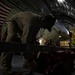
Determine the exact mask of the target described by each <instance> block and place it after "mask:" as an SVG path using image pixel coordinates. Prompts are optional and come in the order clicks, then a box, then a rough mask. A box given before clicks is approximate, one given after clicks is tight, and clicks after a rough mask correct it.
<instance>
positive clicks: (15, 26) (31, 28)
mask: <svg viewBox="0 0 75 75" xmlns="http://www.w3.org/2000/svg"><path fill="white" fill-rule="evenodd" d="M40 18H41V15H38V14H34V13H32V12H30V11H25V12H20V13H17V14H16V15H14V16H12V17H11V18H10V19H9V21H8V25H7V28H8V29H7V34H8V35H7V39H6V42H15V38H16V37H17V33H18V34H20V35H21V42H22V43H24V44H27V43H31V44H34V42H35V40H36V39H35V37H36V35H37V32H38V31H39V29H40V28H41V27H43V25H44V23H43V22H42V21H41V19H40ZM12 57H13V53H9V52H8V53H2V55H1V61H2V66H3V69H11V68H12V66H11V61H12ZM24 57H25V58H26V59H32V58H33V57H32V54H31V53H29V55H28V54H27V55H24Z"/></svg>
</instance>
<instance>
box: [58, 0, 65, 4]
mask: <svg viewBox="0 0 75 75" xmlns="http://www.w3.org/2000/svg"><path fill="white" fill-rule="evenodd" d="M57 1H58V2H59V3H63V2H64V1H65V0H57Z"/></svg>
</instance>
